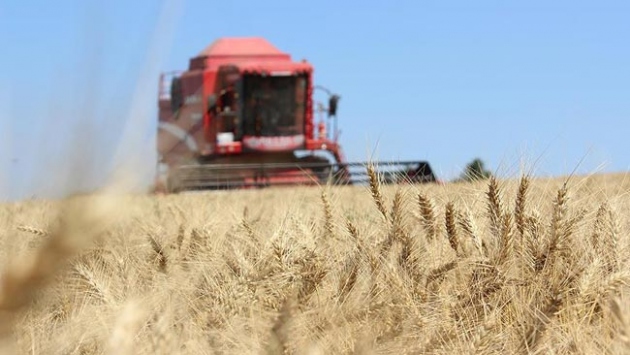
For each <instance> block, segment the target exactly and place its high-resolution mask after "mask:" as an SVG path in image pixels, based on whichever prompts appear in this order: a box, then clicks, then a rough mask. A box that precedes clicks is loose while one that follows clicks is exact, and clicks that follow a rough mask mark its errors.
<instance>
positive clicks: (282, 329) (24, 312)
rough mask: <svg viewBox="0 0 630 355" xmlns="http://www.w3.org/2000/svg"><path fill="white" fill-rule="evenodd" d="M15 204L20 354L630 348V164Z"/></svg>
mask: <svg viewBox="0 0 630 355" xmlns="http://www.w3.org/2000/svg"><path fill="white" fill-rule="evenodd" d="M372 177H373V178H374V180H372V183H371V185H370V186H359V187H327V186H322V187H314V188H282V189H263V190H252V191H235V192H229V193H225V192H222V193H210V192H209V193H198V194H181V195H157V196H143V195H121V194H103V195H95V196H90V195H84V196H74V197H71V198H68V199H66V200H62V201H52V200H46V201H44V200H28V201H22V202H19V203H11V204H4V205H2V206H1V208H0V218H1V221H0V246H1V249H0V252H1V254H0V255H1V256H0V260H1V261H2V276H1V277H2V279H1V284H0V287H1V288H0V307H1V311H0V317H1V318H2V319H0V340H1V341H2V350H3V351H4V353H7V354H121V355H123V354H282V353H285V354H473V353H475V354H620V353H629V352H630V323H629V322H630V310H629V309H628V283H629V282H630V271H628V270H629V269H628V266H629V265H628V262H629V258H630V249H628V247H629V243H628V231H629V230H630V217H629V216H628V214H627V213H628V212H627V211H628V210H630V198H629V197H628V191H630V179H629V176H628V175H624V174H617V175H613V174H608V175H592V176H584V177H578V176H573V177H571V178H556V179H530V178H527V177H521V178H514V179H509V180H495V179H494V178H492V179H490V180H486V181H479V182H475V183H458V184H447V185H444V186H438V185H408V184H403V185H387V186H385V185H383V186H381V185H379V183H378V179H377V175H376V174H372Z"/></svg>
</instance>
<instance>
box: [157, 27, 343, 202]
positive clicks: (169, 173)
mask: <svg viewBox="0 0 630 355" xmlns="http://www.w3.org/2000/svg"><path fill="white" fill-rule="evenodd" d="M314 89H315V86H314V83H313V66H312V65H311V64H310V63H308V62H307V61H305V60H302V61H294V60H293V59H292V58H291V56H290V55H289V54H287V53H284V52H282V51H280V50H279V49H278V48H276V47H274V46H273V45H272V44H271V43H269V42H268V41H267V40H265V39H264V38H258V37H248V38H222V39H219V40H217V41H215V42H214V43H212V44H211V45H210V46H208V47H207V48H205V49H204V50H203V51H201V52H200V53H199V54H198V55H197V56H195V57H193V58H192V59H190V62H189V68H188V70H186V71H184V72H172V73H166V74H163V75H162V77H161V79H160V91H159V122H158V134H157V150H158V160H159V161H158V176H157V182H156V183H157V184H156V187H157V188H158V190H165V189H166V190H169V191H175V190H182V189H197V188H217V187H220V188H221V187H230V186H236V187H240V188H242V187H250V186H260V184H261V183H262V184H314V183H319V182H321V181H322V179H323V178H324V176H330V173H331V172H333V173H335V174H337V175H338V176H342V177H345V178H348V177H349V175H347V166H346V165H345V164H346V162H345V160H344V159H345V158H344V156H343V153H342V150H341V147H340V146H339V144H338V143H337V138H338V134H337V132H329V131H330V130H329V129H328V126H329V124H328V122H327V121H326V120H327V119H329V118H330V117H335V120H336V106H337V99H338V98H339V97H338V96H337V95H330V93H329V102H328V107H327V108H326V107H324V105H323V104H321V103H315V102H314V101H313V92H314ZM316 105H317V108H318V109H317V112H319V113H320V114H321V116H319V121H316V117H315V111H316V109H315V108H316V107H315V106H316ZM326 112H327V116H328V117H327V118H326V117H324V115H325V114H326ZM335 127H336V124H335ZM331 133H332V137H331ZM316 153H317V154H316ZM319 153H325V154H324V156H322V155H321V154H319ZM300 154H302V155H301V156H300ZM339 172H342V173H343V174H340V175H339ZM341 181H342V182H346V183H347V182H348V181H349V180H347V179H346V180H343V179H342V180H341Z"/></svg>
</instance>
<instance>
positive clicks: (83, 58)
mask: <svg viewBox="0 0 630 355" xmlns="http://www.w3.org/2000/svg"><path fill="white" fill-rule="evenodd" d="M169 6H170V7H168V8H167V9H168V10H167V11H166V15H167V16H166V20H169V19H170V20H172V21H174V22H168V21H167V22H166V23H167V25H159V26H158V24H160V23H162V22H160V21H162V20H160V14H162V13H164V12H163V3H162V1H156V0H135V1H123V0H112V1H107V2H101V3H96V2H92V3H91V2H87V1H79V0H56V1H34V0H20V1H12V0H7V1H4V2H2V3H1V4H0V45H2V48H3V51H2V53H3V55H2V56H0V64H1V65H2V68H3V75H2V76H1V77H0V94H1V97H0V129H1V130H2V131H1V132H2V134H1V135H0V140H1V141H2V143H3V144H4V145H3V147H2V148H3V149H2V154H0V159H1V160H0V168H2V172H3V174H2V176H0V185H1V186H3V190H2V193H3V197H10V198H20V197H28V196H32V195H38V196H48V195H55V194H59V193H62V192H65V191H67V190H68V189H77V188H81V185H77V182H76V180H73V179H69V178H68V176H67V173H68V170H67V169H68V166H67V164H64V163H66V162H68V161H71V160H72V159H70V155H68V151H69V150H71V151H73V152H75V155H76V154H77V153H78V154H80V155H81V157H82V158H83V159H84V161H85V162H97V164H92V165H91V166H92V173H91V174H92V175H90V176H87V177H86V179H84V180H85V184H86V185H85V186H87V187H89V186H97V185H98V184H100V183H101V182H102V181H103V176H105V175H104V174H105V173H106V172H107V171H109V169H110V168H111V166H112V163H111V156H112V155H113V154H114V153H115V149H116V147H117V146H118V143H119V142H120V141H121V139H122V138H121V136H122V134H123V131H124V128H125V127H126V125H127V124H128V122H130V121H134V122H136V123H135V124H136V125H138V126H139V127H142V128H143V132H144V135H143V136H142V137H140V138H142V139H139V137H135V140H133V142H137V143H142V144H144V148H143V149H141V148H140V144H136V145H135V146H133V147H131V146H129V147H128V148H124V149H129V150H128V151H127V150H125V152H132V150H133V151H134V152H142V154H143V155H142V158H141V160H140V162H141V163H140V164H138V165H137V166H138V169H139V170H140V169H141V168H144V170H143V171H144V174H145V176H146V177H147V178H149V179H150V177H151V173H152V169H153V167H154V164H155V163H154V159H155V155H154V153H153V151H152V149H153V142H152V134H153V131H154V126H155V118H154V117H155V114H156V101H155V99H156V98H155V94H156V82H157V75H158V74H159V72H160V71H162V70H171V69H185V68H186V66H187V65H188V60H189V58H190V57H192V56H194V55H195V54H196V53H198V52H199V51H200V50H202V49H203V48H204V47H205V46H207V45H208V44H209V43H211V42H212V41H214V40H215V39H216V38H219V37H223V36H263V37H266V38H267V39H268V40H270V41H271V42H272V43H274V44H275V45H276V46H277V47H279V48H280V49H282V50H284V51H286V52H289V53H291V54H292V55H293V57H294V58H295V59H301V58H306V59H308V60H309V61H310V62H312V63H313V64H314V65H315V68H316V79H317V82H318V83H319V84H321V85H324V86H326V87H328V88H330V89H331V90H333V91H335V92H338V93H339V94H340V95H341V96H342V100H341V102H340V109H339V127H340V129H341V130H342V136H341V140H342V144H343V146H344V149H345V152H346V155H347V157H348V159H349V160H353V161H356V160H359V161H363V160H365V159H367V158H368V157H369V154H370V153H371V152H372V150H374V148H375V147H376V150H377V158H380V159H426V160H428V161H430V162H431V164H432V165H433V166H434V168H435V169H436V170H437V172H438V174H439V175H440V177H442V178H446V179H448V178H452V177H454V176H456V175H457V174H458V173H459V172H460V171H461V169H462V168H463V166H464V165H465V164H466V163H467V162H469V161H470V160H472V159H473V158H475V157H480V158H482V159H483V160H484V161H485V162H486V164H487V165H488V168H490V169H492V170H496V171H498V172H499V173H502V174H507V175H515V174H518V169H519V164H520V163H521V160H525V161H526V162H528V163H530V165H531V163H533V162H534V161H535V162H536V165H535V169H536V172H537V173H538V174H539V175H557V174H566V173H570V172H571V171H573V169H574V168H575V167H576V166H577V165H578V163H579V162H580V161H582V163H581V165H580V168H579V169H578V172H581V173H588V172H592V171H594V170H602V171H624V170H627V169H628V167H629V165H630V163H629V159H628V158H627V149H628V148H630V144H629V143H628V140H627V139H625V137H626V135H627V133H626V132H628V131H629V130H628V124H627V122H628V119H629V118H630V99H629V98H630V66H629V65H628V63H630V47H629V46H628V38H630V21H628V20H627V19H628V16H629V15H630V3H628V2H627V1H622V0H618V1H612V0H600V1H578V0H573V1H568V0H558V1H553V2H550V1H542V0H532V1H510V2H506V1H475V2H471V1H465V0H458V1H454V0H441V1H419V0H415V1H412V0H401V1H392V2H389V3H388V2H385V1H379V2H377V1H371V2H368V1H366V2H362V3H361V2H342V1H331V0H320V1H313V2H311V1H279V0H267V1H261V2H259V1H201V0H189V1H183V2H181V4H180V5H173V6H171V5H169ZM156 26H158V27H160V28H161V31H160V32H158V33H157V34H156V32H155V30H156ZM154 38H159V40H158V41H157V42H152V40H153V39H154ZM152 43H156V44H157V46H153V47H152ZM148 53H152V54H148ZM147 57H150V58H151V60H147ZM134 95H135V96H134ZM323 98H324V97H321V96H319V97H318V99H323ZM132 104H135V106H134V105H132ZM73 134H74V135H73ZM77 139H78V140H77ZM377 144H378V145H377ZM75 155H73V156H75ZM75 160H76V159H75ZM141 165H142V167H141ZM60 184H61V185H60Z"/></svg>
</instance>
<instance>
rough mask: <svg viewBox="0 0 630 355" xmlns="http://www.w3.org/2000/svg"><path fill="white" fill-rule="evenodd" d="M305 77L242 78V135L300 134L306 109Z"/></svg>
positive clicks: (257, 76) (251, 76) (249, 76)
mask: <svg viewBox="0 0 630 355" xmlns="http://www.w3.org/2000/svg"><path fill="white" fill-rule="evenodd" d="M306 84H307V79H306V76H305V75H302V76H264V77H263V76H260V75H246V76H245V77H244V78H243V94H244V97H243V99H244V107H243V131H244V132H243V133H244V134H245V135H249V136H292V135H298V134H303V132H304V116H305V110H306V104H305V103H306Z"/></svg>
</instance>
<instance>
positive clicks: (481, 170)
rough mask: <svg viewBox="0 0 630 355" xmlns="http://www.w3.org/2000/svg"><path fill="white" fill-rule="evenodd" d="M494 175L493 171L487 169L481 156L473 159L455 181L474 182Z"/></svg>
mask: <svg viewBox="0 0 630 355" xmlns="http://www.w3.org/2000/svg"><path fill="white" fill-rule="evenodd" d="M490 176H492V173H491V172H490V171H489V170H487V169H486V167H485V164H484V162H483V160H481V159H479V158H475V159H473V160H472V161H471V162H470V163H468V165H466V167H465V168H464V171H463V172H462V173H461V174H460V176H459V178H457V179H456V180H455V181H457V182H462V181H466V182H472V181H479V180H486V179H488V178H490Z"/></svg>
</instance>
